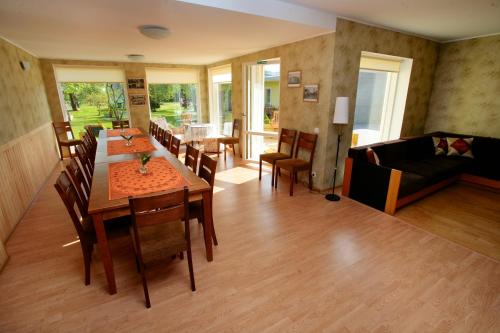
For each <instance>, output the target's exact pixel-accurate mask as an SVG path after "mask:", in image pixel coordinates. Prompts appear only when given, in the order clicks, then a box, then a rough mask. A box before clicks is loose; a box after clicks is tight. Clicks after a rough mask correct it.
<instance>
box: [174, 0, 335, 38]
mask: <svg viewBox="0 0 500 333" xmlns="http://www.w3.org/2000/svg"><path fill="white" fill-rule="evenodd" d="M177 1H180V2H185V3H189V4H194V5H200V6H206V7H213V8H218V9H224V10H229V11H233V12H239V13H244V14H250V15H257V16H262V17H267V18H273V19H278V20H284V21H290V22H294V23H300V24H305V25H310V26H315V27H321V28H324V29H328V30H331V31H335V28H336V24H337V15H335V14H332V13H328V12H325V11H321V10H317V9H312V8H308V7H305V6H300V5H295V4H291V3H287V2H282V1H279V0H252V1H248V0H177Z"/></svg>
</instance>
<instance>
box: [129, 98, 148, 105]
mask: <svg viewBox="0 0 500 333" xmlns="http://www.w3.org/2000/svg"><path fill="white" fill-rule="evenodd" d="M129 100H130V105H132V106H141V105H146V95H130V96H129Z"/></svg>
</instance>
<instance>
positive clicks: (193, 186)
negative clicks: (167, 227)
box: [88, 129, 213, 295]
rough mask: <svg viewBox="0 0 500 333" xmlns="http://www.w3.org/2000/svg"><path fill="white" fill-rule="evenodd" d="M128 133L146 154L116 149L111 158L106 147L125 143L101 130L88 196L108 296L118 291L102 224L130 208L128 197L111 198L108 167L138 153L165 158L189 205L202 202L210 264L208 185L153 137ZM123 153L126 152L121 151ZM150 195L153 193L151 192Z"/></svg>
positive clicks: (120, 215) (135, 157)
mask: <svg viewBox="0 0 500 333" xmlns="http://www.w3.org/2000/svg"><path fill="white" fill-rule="evenodd" d="M127 131H129V132H130V133H135V134H136V135H135V136H134V137H133V138H132V140H131V142H132V143H134V141H135V140H137V142H141V145H138V146H139V148H140V147H143V148H142V149H147V151H143V152H140V151H134V150H133V149H128V150H129V151H124V152H123V153H119V152H120V150H116V149H115V150H116V151H114V152H113V154H110V152H108V148H109V147H115V146H116V145H118V144H119V145H121V144H123V145H125V142H126V140H124V139H123V138H122V136H121V135H116V133H115V132H113V131H112V130H106V129H104V130H101V131H100V132H99V140H98V143H97V151H96V157H95V165H94V173H93V177H92V186H91V190H90V196H89V207H88V213H89V215H90V216H91V217H92V221H93V224H94V228H95V233H96V238H97V246H98V248H99V255H100V258H101V262H102V264H103V267H104V271H105V273H106V279H107V283H108V290H109V293H110V294H111V295H112V294H115V293H116V292H117V287H116V280H115V273H114V269H113V259H112V255H111V251H110V248H109V244H108V237H107V235H106V229H105V223H106V221H107V220H110V219H114V218H118V217H123V216H129V215H130V207H129V199H128V197H122V198H113V197H112V196H111V195H110V174H109V172H110V167H111V166H112V165H113V164H117V163H118V162H126V161H133V160H137V159H138V158H139V154H140V153H147V154H150V155H151V159H154V158H164V159H165V160H166V161H168V163H169V165H170V167H172V168H173V169H172V171H177V172H178V174H180V175H182V177H183V178H184V180H185V181H186V182H185V183H186V186H187V187H188V191H189V201H190V202H194V201H199V200H202V204H203V214H204V216H205V223H206V224H207V225H205V227H204V228H203V232H204V235H203V236H204V241H205V250H206V258H207V261H212V260H213V249H212V234H211V230H212V225H211V223H213V217H212V191H211V187H210V185H209V184H208V183H207V182H206V181H204V180H203V179H201V178H200V177H198V176H197V175H196V174H195V173H194V172H192V171H191V170H190V169H188V168H187V167H186V166H185V165H184V164H183V163H182V162H181V161H179V159H177V158H176V157H175V156H174V155H173V154H171V153H170V152H169V151H168V150H167V149H166V148H165V147H163V146H162V145H161V144H160V143H159V142H158V141H157V140H156V139H155V138H154V137H153V136H152V135H149V134H147V133H145V132H143V131H142V130H140V129H127ZM137 133H140V134H137ZM112 134H113V135H112ZM120 140H121V142H120ZM114 141H117V142H114ZM123 150H127V149H126V148H124V149H123ZM117 152H118V153H117ZM152 191H153V193H154V190H152ZM153 193H151V194H153Z"/></svg>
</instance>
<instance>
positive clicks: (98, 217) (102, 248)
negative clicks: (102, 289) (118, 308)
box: [92, 214, 116, 295]
mask: <svg viewBox="0 0 500 333" xmlns="http://www.w3.org/2000/svg"><path fill="white" fill-rule="evenodd" d="M92 221H93V222H94V229H95V233H96V236H97V245H98V246H99V255H100V257H101V261H102V265H103V266H104V271H105V272H106V279H107V280H108V288H109V294H110V295H113V294H116V281H115V272H114V270H113V259H112V258H111V251H110V250H109V245H108V237H107V236H106V229H105V228H104V221H103V218H102V214H94V215H92Z"/></svg>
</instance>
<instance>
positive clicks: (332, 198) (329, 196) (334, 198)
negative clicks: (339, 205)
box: [325, 129, 342, 201]
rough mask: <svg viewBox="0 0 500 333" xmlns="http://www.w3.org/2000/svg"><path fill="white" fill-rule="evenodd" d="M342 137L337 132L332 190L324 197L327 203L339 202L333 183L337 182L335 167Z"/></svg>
mask: <svg viewBox="0 0 500 333" xmlns="http://www.w3.org/2000/svg"><path fill="white" fill-rule="evenodd" d="M341 136H342V133H341V132H340V129H339V132H338V137H337V155H336V156H335V169H334V171H333V188H332V193H328V194H327V195H325V199H326V200H329V201H339V200H340V197H339V196H338V195H336V194H335V181H336V180H337V166H338V163H339V148H340V137H341Z"/></svg>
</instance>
